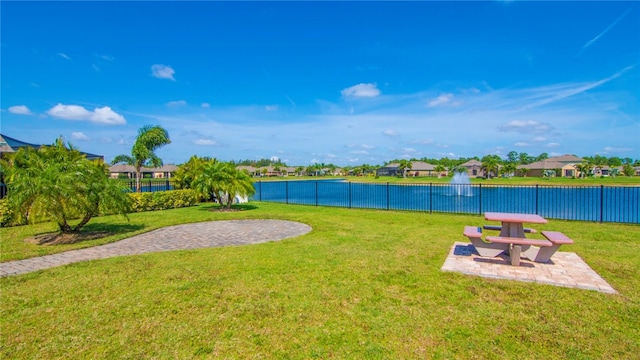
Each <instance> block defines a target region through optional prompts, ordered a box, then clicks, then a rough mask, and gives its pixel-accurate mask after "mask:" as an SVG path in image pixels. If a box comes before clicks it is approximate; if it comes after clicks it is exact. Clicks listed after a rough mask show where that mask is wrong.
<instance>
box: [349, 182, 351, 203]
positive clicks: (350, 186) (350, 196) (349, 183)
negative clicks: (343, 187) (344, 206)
mask: <svg viewBox="0 0 640 360" xmlns="http://www.w3.org/2000/svg"><path fill="white" fill-rule="evenodd" d="M349 209H351V181H349Z"/></svg>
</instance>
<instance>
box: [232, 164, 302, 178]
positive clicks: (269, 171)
mask: <svg viewBox="0 0 640 360" xmlns="http://www.w3.org/2000/svg"><path fill="white" fill-rule="evenodd" d="M236 169H238V170H240V171H245V172H246V173H248V174H249V175H250V176H254V177H258V176H297V175H298V174H297V173H296V168H294V167H291V166H280V168H279V170H278V171H276V168H275V167H274V166H271V165H269V166H263V167H259V168H257V167H254V166H251V165H239V166H236Z"/></svg>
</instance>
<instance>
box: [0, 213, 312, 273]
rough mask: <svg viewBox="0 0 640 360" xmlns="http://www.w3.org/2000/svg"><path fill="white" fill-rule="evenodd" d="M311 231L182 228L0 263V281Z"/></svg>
mask: <svg viewBox="0 0 640 360" xmlns="http://www.w3.org/2000/svg"><path fill="white" fill-rule="evenodd" d="M310 231H311V227H310V226H308V225H305V224H302V223H298V222H293V221H283V220H224V221H209V222H202V223H194V224H183V225H177V226H170V227H165V228H161V229H156V230H153V231H150V232H148V233H144V234H140V235H136V236H134V237H130V238H127V239H124V240H120V241H117V242H114V243H110V244H106V245H100V246H95V247H91V248H86V249H79V250H72V251H67V252H63V253H59V254H53V255H46V256H41V257H35V258H30V259H25V260H18V261H10V262H5V263H0V277H3V276H10V275H18V274H24V273H29V272H33V271H38V270H43V269H48V268H52V267H56V266H62V265H67V264H71V263H76V262H80V261H88V260H96V259H105V258H110V257H115V256H127V255H137V254H144V253H149V252H160V251H173V250H185V249H200V248H209V247H222V246H234V245H249V244H258V243H263V242H268V241H276V240H282V239H287V238H291V237H296V236H300V235H304V234H306V233H308V232H310Z"/></svg>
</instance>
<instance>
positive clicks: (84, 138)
mask: <svg viewBox="0 0 640 360" xmlns="http://www.w3.org/2000/svg"><path fill="white" fill-rule="evenodd" d="M71 139H73V140H80V141H87V140H89V137H88V136H87V135H85V134H84V133H82V132H72V133H71Z"/></svg>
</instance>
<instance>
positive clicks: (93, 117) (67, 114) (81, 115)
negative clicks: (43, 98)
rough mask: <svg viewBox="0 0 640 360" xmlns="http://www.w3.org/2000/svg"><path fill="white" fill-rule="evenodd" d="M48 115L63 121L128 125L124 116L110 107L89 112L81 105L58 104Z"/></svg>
mask: <svg viewBox="0 0 640 360" xmlns="http://www.w3.org/2000/svg"><path fill="white" fill-rule="evenodd" d="M47 114H49V115H50V116H52V117H54V118H58V119H63V120H78V121H90V122H93V123H96V124H104V125H124V124H126V123H127V121H126V120H125V118H124V117H123V116H122V115H120V114H118V113H116V112H114V111H113V110H111V108H110V107H108V106H105V107H102V108H95V109H94V110H93V111H89V110H87V109H85V108H84V107H82V106H80V105H63V104H58V105H56V106H54V107H52V108H51V109H49V111H47Z"/></svg>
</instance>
